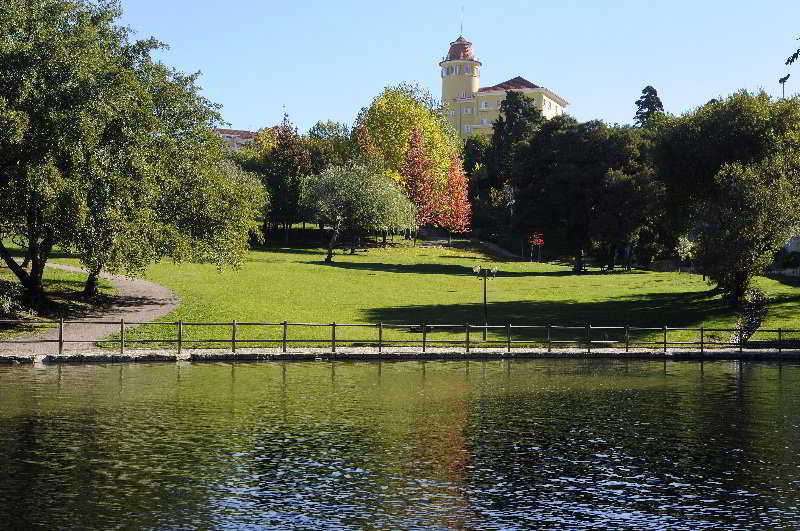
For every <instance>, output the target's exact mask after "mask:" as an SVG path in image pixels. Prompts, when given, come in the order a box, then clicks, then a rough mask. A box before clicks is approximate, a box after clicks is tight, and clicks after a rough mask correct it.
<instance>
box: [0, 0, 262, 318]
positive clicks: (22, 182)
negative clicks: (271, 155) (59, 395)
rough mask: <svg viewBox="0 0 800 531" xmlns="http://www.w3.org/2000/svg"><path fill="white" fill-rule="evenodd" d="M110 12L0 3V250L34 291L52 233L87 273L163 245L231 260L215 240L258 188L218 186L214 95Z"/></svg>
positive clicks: (235, 249)
mask: <svg viewBox="0 0 800 531" xmlns="http://www.w3.org/2000/svg"><path fill="white" fill-rule="evenodd" d="M119 14H120V11H119V9H118V5H117V4H116V3H114V2H103V3H102V4H94V3H91V2H89V1H71V2H66V1H62V0H30V1H25V2H22V1H17V0H10V1H8V2H5V3H3V4H2V5H0V123H2V124H3V125H4V126H6V127H2V128H0V213H2V215H0V256H2V258H3V260H4V261H5V263H6V264H7V265H8V267H9V268H10V269H11V271H12V272H13V273H14V274H15V275H16V276H17V278H18V279H19V280H20V282H21V283H22V284H23V285H24V286H25V288H26V292H27V295H28V297H29V298H30V299H31V300H32V301H34V302H36V301H38V300H40V298H41V297H42V295H43V289H42V275H43V270H44V266H45V264H46V262H47V260H48V258H49V257H50V254H51V252H52V250H53V248H54V247H55V246H57V245H58V246H61V247H64V248H67V249H72V250H75V251H77V252H78V254H79V256H80V258H81V260H82V262H83V263H84V264H85V265H87V267H88V268H89V269H90V270H91V271H92V272H93V273H94V275H93V276H96V273H97V272H98V271H99V269H101V268H106V269H113V270H118V271H126V272H132V271H138V270H140V269H141V268H142V267H143V265H144V264H146V263H147V262H149V261H151V260H154V259H156V258H159V257H161V256H172V257H173V258H176V259H186V258H191V259H210V260H214V261H217V262H218V263H221V262H236V261H237V260H238V259H240V257H241V254H242V253H243V248H242V246H241V245H240V244H236V245H233V246H230V245H228V246H225V245H219V244H220V243H221V242H222V240H223V239H227V238H228V237H231V236H232V237H233V239H234V240H237V241H238V242H241V241H242V240H244V241H246V240H247V236H248V233H249V231H250V230H252V229H254V228H255V225H254V218H253V217H252V216H250V217H248V215H251V214H252V213H253V212H254V210H255V208H259V207H260V205H257V206H256V207H255V208H252V207H253V205H256V204H257V203H258V202H259V201H260V200H261V199H262V198H263V195H262V194H261V193H260V188H259V189H252V190H251V191H250V192H251V193H249V194H247V196H244V195H243V194H241V193H240V191H238V190H232V189H231V188H230V187H225V186H219V181H220V176H221V175H222V173H221V171H222V170H220V169H219V168H220V166H219V162H220V158H221V153H222V150H221V148H220V145H219V141H218V139H216V138H215V136H214V134H213V132H212V131H211V127H213V126H214V125H216V124H217V123H218V122H219V115H218V113H217V109H216V107H215V106H214V105H212V104H211V103H210V102H208V101H206V100H205V99H203V98H202V97H200V96H199V95H198V89H197V87H196V85H195V79H196V76H185V75H183V74H181V73H179V72H175V71H173V70H170V69H168V68H166V67H164V66H163V65H161V64H158V63H155V62H154V61H152V60H151V58H150V52H151V51H152V50H153V49H155V48H157V47H159V46H160V44H159V43H157V42H155V41H153V40H152V39H151V40H146V41H134V42H131V41H130V40H129V33H130V31H129V30H128V29H125V28H121V27H119V26H116V25H115V24H114V20H115V19H116V17H118V16H119ZM210 191H214V192H215V193H214V194H213V195H212V196H211V197H210V198H207V199H209V200H207V201H197V200H193V198H198V199H199V198H200V197H202V196H203V194H204V193H205V192H210ZM210 199H217V200H219V203H215V202H213V201H212V200H210ZM229 209H236V210H237V211H238V212H241V214H242V216H244V217H240V214H239V213H236V214H234V215H231V213H230V212H226V211H227V210H229ZM237 231H242V232H237ZM223 233H224V234H226V236H225V237H223V238H222V239H220V235H221V234H223ZM234 233H236V234H235V235H234ZM3 237H11V238H12V239H13V240H14V241H16V242H19V243H21V245H22V247H23V248H24V252H25V254H26V255H27V256H28V257H29V261H30V270H27V269H26V268H25V267H23V264H20V263H18V262H17V261H16V260H15V258H14V257H13V256H12V254H11V251H10V250H9V249H7V248H6V247H5V246H4V244H3V241H2V238H3ZM227 241H228V242H230V241H231V240H227ZM91 288H92V283H91V282H90V283H89V286H88V289H89V290H90V291H91Z"/></svg>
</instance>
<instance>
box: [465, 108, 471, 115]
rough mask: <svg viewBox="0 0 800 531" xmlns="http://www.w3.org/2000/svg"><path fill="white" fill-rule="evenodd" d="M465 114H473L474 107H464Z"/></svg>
mask: <svg viewBox="0 0 800 531" xmlns="http://www.w3.org/2000/svg"><path fill="white" fill-rule="evenodd" d="M463 112H464V114H472V107H464V111H463Z"/></svg>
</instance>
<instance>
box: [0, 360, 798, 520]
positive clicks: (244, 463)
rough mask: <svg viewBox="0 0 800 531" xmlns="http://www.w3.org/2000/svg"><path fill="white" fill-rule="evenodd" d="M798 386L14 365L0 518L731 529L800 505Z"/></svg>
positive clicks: (651, 378)
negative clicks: (701, 521)
mask: <svg viewBox="0 0 800 531" xmlns="http://www.w3.org/2000/svg"><path fill="white" fill-rule="evenodd" d="M737 367H738V368H737ZM59 373H60V376H59ZM798 380H800V369H798V367H797V366H796V365H794V366H785V367H777V366H769V365H765V364H747V363H745V364H741V365H740V366H737V365H736V364H731V363H706V364H703V365H701V364H696V363H685V362H684V363H669V364H667V365H666V366H665V365H664V364H663V363H661V362H650V363H648V362H637V361H601V360H573V361H556V360H539V361H516V360H515V361H510V362H505V361H502V362H501V361H483V362H404V363H389V362H384V363H373V364H370V363H346V362H335V363H329V362H317V363H262V364H256V363H240V364H227V363H219V364H190V363H183V364H169V365H168V364H162V365H138V366H137V365H124V366H95V367H89V366H81V367H70V366H64V367H62V368H59V369H58V370H57V369H56V368H48V369H44V370H34V369H29V368H24V369H13V370H6V369H0V443H2V447H3V448H5V449H6V450H5V451H4V452H3V453H1V454H0V502H2V507H0V509H5V508H6V507H11V508H12V509H13V511H15V512H12V513H11V514H12V515H13V514H16V515H20V516H18V518H22V517H23V516H25V515H30V516H31V517H35V518H39V521H40V522H44V523H45V524H48V526H49V527H56V526H58V525H60V524H62V523H63V522H67V524H68V525H79V524H81V523H82V522H85V523H86V524H87V525H88V524H89V523H91V524H93V525H97V523H98V522H100V523H102V522H106V523H110V522H115V521H117V522H118V521H130V522H131V525H138V526H154V527H158V526H169V525H192V522H194V523H196V522H216V523H217V524H220V525H221V524H224V523H226V522H227V523H235V522H241V521H243V520H241V518H243V516H244V515H253V514H258V515H268V514H269V513H270V511H275V512H274V513H272V515H273V516H274V517H275V518H276V520H275V522H283V523H285V522H286V521H293V522H295V523H297V522H301V523H302V522H305V523H306V524H308V525H311V524H310V522H311V523H313V522H314V520H313V518H322V519H325V520H326V521H327V522H328V523H330V522H339V523H342V524H348V523H349V524H355V525H359V524H360V525H372V526H381V525H388V524H389V522H404V523H405V524H407V525H409V526H410V525H420V526H424V525H427V526H432V525H443V526H453V525H456V526H459V525H460V526H464V527H471V526H473V525H475V524H476V523H477V522H485V521H487V520H491V515H492V514H497V515H499V516H498V518H500V517H501V516H502V519H503V521H505V522H507V523H508V524H509V525H511V524H514V523H516V524H518V525H525V524H526V523H529V522H528V521H527V520H525V517H526V516H527V517H530V516H531V515H538V516H542V517H547V516H548V515H550V514H561V515H562V516H564V515H566V516H571V517H574V518H589V516H587V515H588V514H591V511H592V510H593V509H592V508H594V507H598V506H605V507H606V508H608V510H610V511H612V510H613V511H617V510H618V511H628V512H629V513H630V514H631V515H633V517H634V518H635V517H637V516H649V517H652V518H659V519H665V520H663V521H664V522H669V520H668V519H669V518H671V517H676V518H677V517H685V516H687V515H688V514H689V513H690V512H691V514H694V515H696V516H697V517H698V518H707V519H708V520H710V521H715V522H726V521H728V520H726V519H725V518H726V517H725V516H724V514H726V513H725V511H728V513H730V512H733V511H738V512H739V514H740V516H741V515H744V516H745V517H747V516H748V515H749V516H753V515H756V514H759V513H763V512H764V508H766V507H779V508H781V507H784V508H785V507H789V506H790V505H792V504H793V503H795V504H796V502H797V498H796V496H797V495H796V494H792V493H793V492H794V491H793V490H792V484H793V483H792V482H796V481H797V480H798V475H797V471H796V466H795V463H794V461H795V460H796V455H798V450H800V448H798V445H799V444H800V443H798V439H800V438H798V437H797V435H798V434H797V431H798V428H797V426H798V425H800V413H799V412H798V409H797V403H798V397H799V396H800V395H799V394H798V393H799V391H798V389H799V388H798V385H797V384H798V383H799V382H798ZM767 487H773V488H775V489H774V490H772V491H770V492H768V491H767V490H766V488H767ZM736 491H739V492H738V494H737V492H736ZM742 492H747V493H754V494H756V496H751V497H747V496H742V495H741V493H742ZM32 493H35V494H32ZM687 494H689V495H698V496H699V498H698V499H695V500H694V501H691V500H689V499H686V498H681V496H684V495H687ZM767 494H769V496H770V497H769V498H767V497H766V495H767ZM703 499H705V500H713V504H716V505H715V506H716V507H717V510H718V513H715V514H711V513H710V512H708V509H709V507H710V506H711V505H712V502H702V501H698V500H703ZM692 504H694V505H696V506H697V507H695V508H694V509H692V510H691V511H689V510H688V509H687V507H688V506H689V505H692ZM492 511H496V512H492ZM6 512H7V511H6ZM70 514H71V515H76V516H73V517H72V518H73V520H66V518H67V516H66V515H70ZM787 514H791V513H787ZM130 515H133V516H130ZM721 515H722V516H721ZM125 518H127V520H123V519H125ZM264 518H267V517H266V516H265V517H264ZM20 521H21V520H20ZM257 521H259V522H261V523H263V522H264V521H267V520H257ZM498 521H499V520H498ZM659 521H661V520H659ZM23 523H24V522H23ZM317 523H319V522H317Z"/></svg>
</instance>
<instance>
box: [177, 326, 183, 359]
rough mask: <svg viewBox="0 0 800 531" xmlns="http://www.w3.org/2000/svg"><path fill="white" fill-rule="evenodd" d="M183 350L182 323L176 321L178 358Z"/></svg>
mask: <svg viewBox="0 0 800 531" xmlns="http://www.w3.org/2000/svg"><path fill="white" fill-rule="evenodd" d="M181 350H183V321H178V356H180V355H181Z"/></svg>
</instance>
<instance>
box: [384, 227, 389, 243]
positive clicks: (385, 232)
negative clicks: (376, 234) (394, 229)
mask: <svg viewBox="0 0 800 531" xmlns="http://www.w3.org/2000/svg"><path fill="white" fill-rule="evenodd" d="M388 232H389V231H388V230H385V231H383V246H384V247H386V234H387V233H388Z"/></svg>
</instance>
